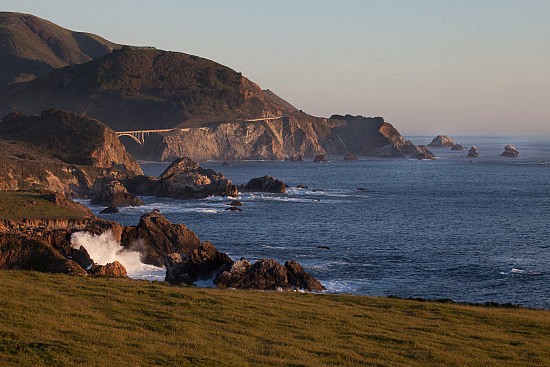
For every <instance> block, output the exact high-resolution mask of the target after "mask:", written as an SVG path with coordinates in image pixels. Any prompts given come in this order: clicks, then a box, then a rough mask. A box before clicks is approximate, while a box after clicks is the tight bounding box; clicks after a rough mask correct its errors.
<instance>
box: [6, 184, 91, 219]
mask: <svg viewBox="0 0 550 367" xmlns="http://www.w3.org/2000/svg"><path fill="white" fill-rule="evenodd" d="M42 195H43V194H40V193H34V192H25V191H0V219H13V220H16V219H82V218H83V217H84V216H85V213H84V212H83V211H82V210H78V209H75V208H67V207H60V206H56V205H55V204H54V203H52V202H51V201H48V200H47V199H45V198H44V197H43V196H42Z"/></svg>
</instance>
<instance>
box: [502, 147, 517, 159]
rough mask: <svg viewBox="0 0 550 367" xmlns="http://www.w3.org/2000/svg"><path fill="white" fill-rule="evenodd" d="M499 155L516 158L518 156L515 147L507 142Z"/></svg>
mask: <svg viewBox="0 0 550 367" xmlns="http://www.w3.org/2000/svg"><path fill="white" fill-rule="evenodd" d="M501 156H502V157H508V158H517V157H518V156H519V151H518V150H517V149H516V147H515V146H514V145H512V144H507V145H506V146H505V147H504V152H502V154H501Z"/></svg>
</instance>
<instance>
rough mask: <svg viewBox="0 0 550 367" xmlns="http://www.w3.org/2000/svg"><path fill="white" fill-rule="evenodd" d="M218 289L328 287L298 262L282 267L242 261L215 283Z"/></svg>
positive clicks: (219, 275) (266, 263)
mask: <svg viewBox="0 0 550 367" xmlns="http://www.w3.org/2000/svg"><path fill="white" fill-rule="evenodd" d="M214 282H215V283H216V285H218V287H225V288H239V289H259V290H282V291H295V290H308V291H321V290H324V289H325V288H324V287H323V286H322V285H321V283H319V282H318V281H317V280H316V279H315V278H313V277H312V276H311V275H310V274H308V273H306V272H305V271H304V270H303V268H302V266H301V265H300V264H299V263H298V262H296V261H294V260H293V261H289V262H286V263H285V265H284V266H283V265H281V264H280V263H278V262H277V261H275V260H273V259H261V260H258V261H257V262H255V263H254V264H253V265H252V264H251V263H250V262H249V261H248V260H246V259H241V260H240V261H237V262H236V263H234V264H233V266H232V267H231V268H230V269H229V270H226V271H223V272H221V273H219V274H218V276H217V277H216V279H215V280H214Z"/></svg>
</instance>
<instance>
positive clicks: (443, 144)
mask: <svg viewBox="0 0 550 367" xmlns="http://www.w3.org/2000/svg"><path fill="white" fill-rule="evenodd" d="M453 145H454V140H453V138H450V137H448V136H446V135H438V136H436V137H435V138H433V140H432V142H431V143H430V144H428V147H429V148H448V147H450V146H453Z"/></svg>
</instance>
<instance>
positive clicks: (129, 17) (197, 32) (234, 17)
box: [0, 0, 550, 136]
mask: <svg viewBox="0 0 550 367" xmlns="http://www.w3.org/2000/svg"><path fill="white" fill-rule="evenodd" d="M0 9H1V10H3V11H17V12H23V13H30V14H33V15H36V16H39V17H41V18H45V19H47V20H50V21H52V22H54V23H56V24H58V25H60V26H62V27H65V28H69V29H71V30H76V31H85V32H91V33H95V34H98V35H100V36H102V37H104V38H106V39H108V40H110V41H113V42H117V43H122V44H131V45H147V46H155V47H156V48H159V49H165V50H173V51H180V52H185V53H189V54H194V55H198V56H202V57H205V58H208V59H211V60H214V61H217V62H219V63H221V64H224V65H227V66H229V67H231V68H233V69H235V70H237V71H239V72H242V73H243V75H245V76H246V77H248V78H249V79H251V80H252V81H254V82H256V83H258V84H259V85H260V86H261V87H262V88H263V89H271V90H272V91H274V92H275V93H276V94H278V95H279V96H281V97H283V98H284V99H286V100H287V101H289V102H290V103H292V104H293V105H294V106H295V107H297V108H298V109H302V110H303V111H305V112H308V113H310V114H312V115H315V116H325V117H328V116H330V115H332V114H346V113H350V114H353V115H358V114H360V115H363V116H383V117H384V118H385V119H386V121H388V122H391V123H392V124H394V125H395V126H396V127H397V128H398V130H399V131H400V132H401V133H403V134H405V135H424V134H426V135H435V134H448V135H479V134H487V135H493V136H494V135H515V134H522V135H526V134H538V135H541V134H542V135H544V136H550V1H549V0H521V1H520V0H514V1H510V0H477V1H474V0H462V1H458V0H457V1H446V0H440V1H432V0H416V1H412V0H410V1H405V0H384V1H381V0H377V1H370V0H363V1H360V0H357V1H356V0H337V1H336V0H335V1H327V0H278V1H261V0H233V1H227V0H219V1H218V0H188V1H185V0H165V1H161V0H159V1H143V0H132V1H128V0H110V1H105V0H94V1H78V0H46V1H43V0H34V1H28V0H16V1H12V0H0Z"/></svg>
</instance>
